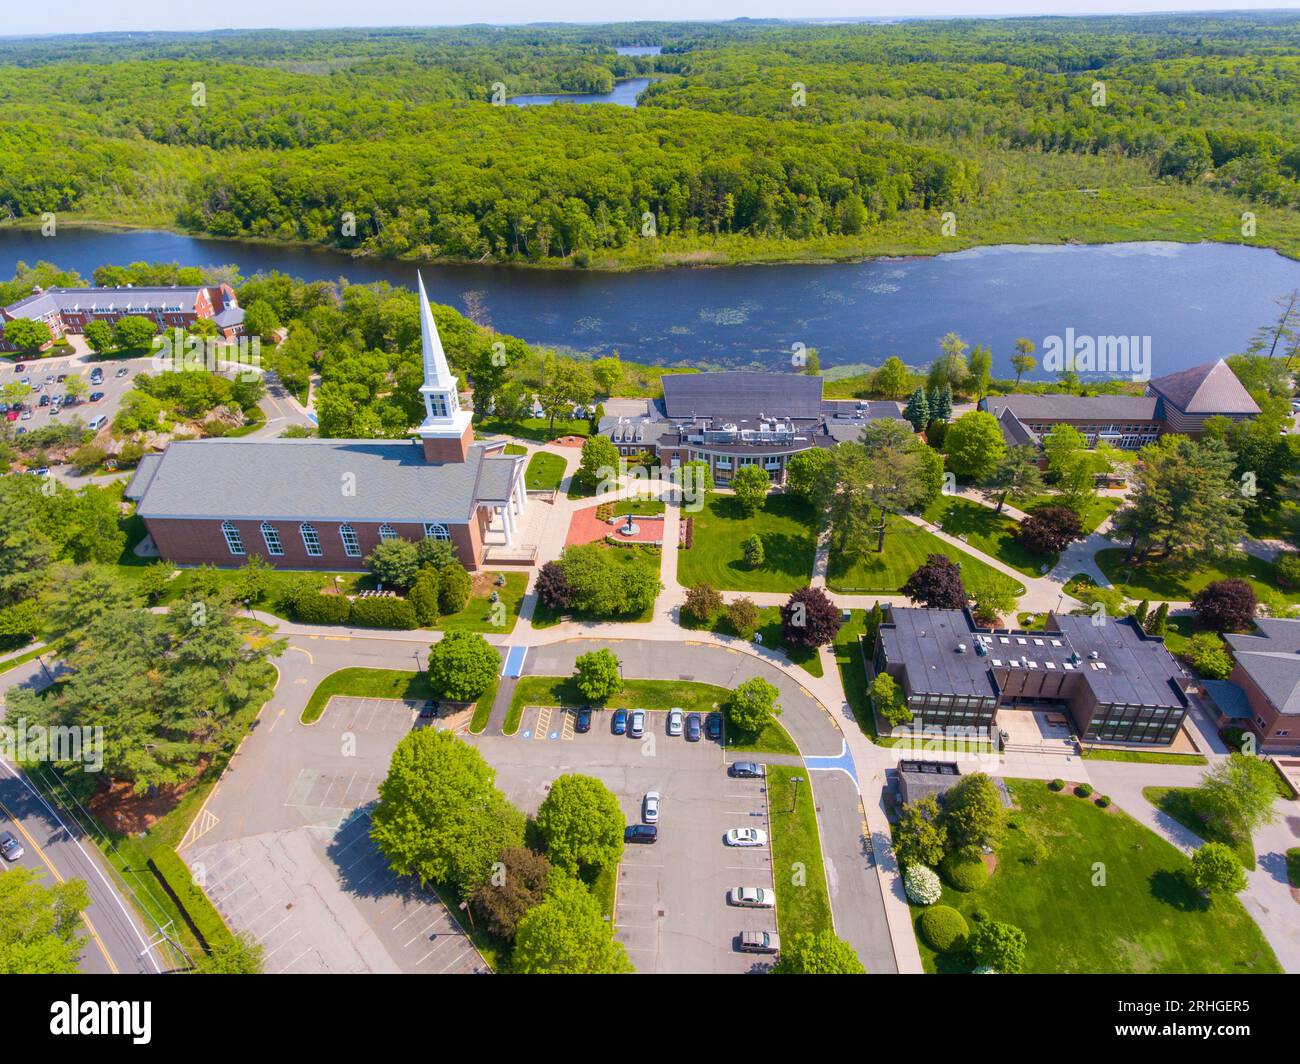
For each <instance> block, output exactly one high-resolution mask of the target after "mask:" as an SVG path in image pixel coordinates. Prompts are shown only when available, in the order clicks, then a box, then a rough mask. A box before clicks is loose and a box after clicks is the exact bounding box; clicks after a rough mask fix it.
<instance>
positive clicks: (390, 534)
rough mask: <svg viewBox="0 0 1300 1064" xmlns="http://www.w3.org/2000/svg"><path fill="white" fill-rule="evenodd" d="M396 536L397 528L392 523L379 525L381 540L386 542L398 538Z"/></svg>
mask: <svg viewBox="0 0 1300 1064" xmlns="http://www.w3.org/2000/svg"><path fill="white" fill-rule="evenodd" d="M396 538H397V529H395V528H394V527H393V526H392V525H380V526H379V539H380V542H383V543H386V542H387V541H388V540H390V539H396Z"/></svg>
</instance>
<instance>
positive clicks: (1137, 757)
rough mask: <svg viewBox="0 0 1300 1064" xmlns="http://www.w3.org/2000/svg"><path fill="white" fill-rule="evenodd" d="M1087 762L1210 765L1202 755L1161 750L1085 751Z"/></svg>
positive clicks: (1207, 759)
mask: <svg viewBox="0 0 1300 1064" xmlns="http://www.w3.org/2000/svg"><path fill="white" fill-rule="evenodd" d="M1083 759H1084V760H1085V761H1127V762H1130V763H1136V764H1143V765H1208V764H1209V763H1210V759H1209V758H1207V757H1204V756H1203V755H1201V754H1171V753H1167V752H1164V751H1160V750H1103V749H1092V750H1084V752H1083Z"/></svg>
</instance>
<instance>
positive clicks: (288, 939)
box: [262, 931, 302, 963]
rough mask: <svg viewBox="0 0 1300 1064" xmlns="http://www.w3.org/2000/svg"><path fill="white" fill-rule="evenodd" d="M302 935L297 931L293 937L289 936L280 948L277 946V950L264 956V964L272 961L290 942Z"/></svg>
mask: <svg viewBox="0 0 1300 1064" xmlns="http://www.w3.org/2000/svg"><path fill="white" fill-rule="evenodd" d="M300 934H302V932H301V931H295V932H294V933H293V934H292V935H290V936H289V937H288V938H286V939H285V940H284V941H283V942H281V943H280V944H279V945H278V946H276V947H275V949H273V950H271V952H270V953H266V954H263V956H262V962H263V963H265V962H266V961H268V960H270V959H271V958H272V957H274V956H275V955H276V954H277V953H279V952H280V950H282V949H284V947H285V946H287V945H288V944H289V943H290V942H292V941H293V940H294V939H295V938H297V937H298V936H299V935H300Z"/></svg>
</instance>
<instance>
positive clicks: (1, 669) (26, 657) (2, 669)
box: [0, 645, 46, 674]
mask: <svg viewBox="0 0 1300 1064" xmlns="http://www.w3.org/2000/svg"><path fill="white" fill-rule="evenodd" d="M45 649H46V648H45V647H44V646H43V645H42V646H39V647H37V648H36V649H35V650H29V651H27V652H26V653H25V654H19V655H18V656H17V657H14V658H9V659H8V660H7V661H0V674H3V673H6V672H8V671H9V670H10V669H16V668H18V666H19V665H23V664H25V663H27V662H29V661H31V660H32V658H35V657H39V656H40V655H41V654H42V653H43V652H44V651H45Z"/></svg>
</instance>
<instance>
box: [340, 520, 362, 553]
mask: <svg viewBox="0 0 1300 1064" xmlns="http://www.w3.org/2000/svg"><path fill="white" fill-rule="evenodd" d="M339 538H340V539H342V540H343V553H344V554H346V555H347V556H348V557H349V558H360V557H361V544H360V543H359V542H358V541H357V530H356V529H355V528H353V527H352V526H351V525H339Z"/></svg>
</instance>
